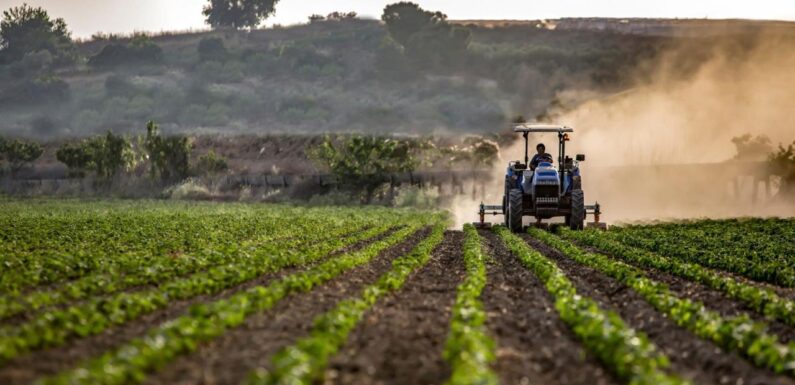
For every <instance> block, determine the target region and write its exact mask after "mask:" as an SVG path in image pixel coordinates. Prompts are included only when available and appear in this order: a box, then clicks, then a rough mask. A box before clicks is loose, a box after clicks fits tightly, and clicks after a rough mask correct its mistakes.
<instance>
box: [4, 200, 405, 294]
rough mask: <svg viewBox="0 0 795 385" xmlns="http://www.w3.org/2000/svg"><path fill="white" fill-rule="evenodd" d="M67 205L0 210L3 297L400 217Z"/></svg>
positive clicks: (251, 208)
mask: <svg viewBox="0 0 795 385" xmlns="http://www.w3.org/2000/svg"><path fill="white" fill-rule="evenodd" d="M17 206H19V207H17ZM62 206H66V207H67V208H68V207H70V205H69V204H68V203H60V202H57V203H56V202H50V203H46V204H41V205H36V204H32V203H31V204H27V205H16V204H10V203H5V202H4V203H3V204H2V206H0V294H2V295H9V294H11V295H12V296H13V294H15V293H18V292H20V291H23V292H24V291H28V289H29V288H34V287H35V286H37V285H48V286H51V285H53V284H55V285H57V284H58V283H60V282H64V281H68V280H74V279H79V278H82V277H84V276H86V275H91V274H108V275H120V274H126V273H128V272H130V271H136V270H146V266H149V265H156V264H167V263H168V262H169V261H177V260H181V259H189V258H191V257H195V258H203V257H204V256H205V255H207V254H223V253H224V252H225V251H227V249H229V248H233V247H237V245H239V244H240V243H243V242H247V241H251V240H254V239H260V238H261V237H262V236H263V234H266V235H268V234H273V235H274V236H278V235H279V234H278V233H279V232H282V233H285V234H286V233H288V229H289V232H302V231H304V232H311V231H315V230H316V229H318V228H334V227H336V226H339V225H343V224H345V223H347V222H351V221H354V222H362V223H365V222H368V221H369V222H370V223H373V222H374V221H373V220H372V218H373V217H379V216H387V217H389V216H393V215H394V213H395V211H394V210H388V209H385V208H363V209H361V210H355V209H352V208H329V207H317V208H316V207H312V208H307V207H291V206H283V205H235V204H225V205H216V204H192V205H185V204H181V203H170V204H163V203H152V202H144V203H137V204H130V203H126V202H92V203H91V204H90V205H87V204H80V205H76V206H75V207H73V208H71V209H64V208H62ZM95 206H96V207H95ZM263 241H264V239H263Z"/></svg>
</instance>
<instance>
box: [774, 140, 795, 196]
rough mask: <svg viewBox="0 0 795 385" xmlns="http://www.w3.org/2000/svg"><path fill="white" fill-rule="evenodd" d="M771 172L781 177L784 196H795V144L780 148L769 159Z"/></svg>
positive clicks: (781, 188) (781, 192)
mask: <svg viewBox="0 0 795 385" xmlns="http://www.w3.org/2000/svg"><path fill="white" fill-rule="evenodd" d="M768 164H769V166H770V171H771V172H772V173H773V174H774V175H778V176H779V177H781V187H780V189H779V191H780V195H782V196H789V197H792V196H795V142H792V144H790V145H788V146H787V147H784V146H783V145H779V146H778V151H776V152H774V153H772V154H770V156H769V157H768Z"/></svg>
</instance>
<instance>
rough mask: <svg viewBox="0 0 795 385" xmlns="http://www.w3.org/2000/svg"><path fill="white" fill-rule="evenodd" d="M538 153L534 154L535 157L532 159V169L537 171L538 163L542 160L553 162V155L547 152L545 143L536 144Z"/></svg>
mask: <svg viewBox="0 0 795 385" xmlns="http://www.w3.org/2000/svg"><path fill="white" fill-rule="evenodd" d="M536 151H537V153H536V154H535V155H533V159H532V160H530V170H532V171H535V169H536V167H538V164H539V163H541V162H549V163H552V155H549V154H547V152H546V146H544V143H539V144H537V145H536Z"/></svg>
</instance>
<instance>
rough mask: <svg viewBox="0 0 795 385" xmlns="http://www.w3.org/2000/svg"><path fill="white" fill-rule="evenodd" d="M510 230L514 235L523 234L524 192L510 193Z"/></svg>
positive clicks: (514, 191) (516, 190) (514, 190)
mask: <svg viewBox="0 0 795 385" xmlns="http://www.w3.org/2000/svg"><path fill="white" fill-rule="evenodd" d="M508 228H509V229H510V230H511V231H513V232H514V233H520V232H522V191H520V190H519V189H511V191H509V192H508Z"/></svg>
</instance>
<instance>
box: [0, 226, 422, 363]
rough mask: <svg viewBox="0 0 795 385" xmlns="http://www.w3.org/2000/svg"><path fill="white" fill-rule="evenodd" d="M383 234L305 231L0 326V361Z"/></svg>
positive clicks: (216, 291)
mask: <svg viewBox="0 0 795 385" xmlns="http://www.w3.org/2000/svg"><path fill="white" fill-rule="evenodd" d="M415 222H416V221H415ZM349 225H350V226H354V224H349ZM382 231H384V227H377V228H373V229H371V230H368V231H366V232H363V233H359V234H356V235H354V236H352V237H348V238H344V239H329V240H326V241H325V242H323V243H317V242H316V240H317V239H318V238H320V235H318V232H315V233H306V234H303V235H302V236H303V238H302V240H303V243H304V246H303V247H302V248H300V249H295V250H291V249H283V248H280V247H279V246H273V245H270V246H266V247H263V248H260V249H257V250H256V251H255V252H254V254H252V255H251V256H250V258H248V259H246V260H243V261H239V262H238V263H236V264H230V265H221V266H217V267H213V268H211V269H208V270H206V271H203V272H200V273H197V274H194V275H191V276H188V277H184V278H180V279H177V280H174V281H172V282H169V283H166V284H164V285H162V286H160V287H157V288H153V289H149V290H143V291H138V292H131V293H119V294H116V295H113V296H111V297H107V298H97V299H92V300H89V301H87V302H85V303H81V304H77V305H74V306H70V307H68V308H65V309H56V310H52V311H48V312H44V313H41V314H39V315H37V316H36V317H35V318H33V319H32V320H31V321H29V322H26V323H24V324H21V325H18V326H10V327H3V328H0V336H3V338H2V339H0V360H7V359H10V358H13V357H16V356H18V355H20V354H22V353H24V352H26V351H30V350H34V349H39V348H43V347H49V346H57V345H61V344H63V343H64V342H65V341H66V340H67V339H68V338H73V337H85V336H88V335H94V334H98V333H100V332H102V331H103V330H105V329H107V328H109V327H111V326H113V325H119V324H123V323H125V322H127V321H130V320H133V319H135V318H138V317H139V316H141V315H143V314H147V313H150V312H152V311H155V310H157V309H160V308H163V307H165V306H167V305H168V303H169V302H170V301H174V300H178V299H188V298H192V297H195V296H197V295H202V294H214V293H218V292H220V291H222V290H224V289H226V288H229V287H233V286H235V285H238V284H241V283H243V282H246V281H248V280H251V279H254V278H256V277H259V276H261V275H263V274H266V273H269V272H274V271H276V270H279V269H281V268H284V267H287V266H296V265H304V264H307V263H311V262H314V261H317V260H319V259H320V258H322V257H324V256H325V255H328V253H330V252H332V251H334V250H337V249H339V248H341V247H344V246H347V245H350V244H353V243H354V242H357V241H360V240H363V239H366V238H368V237H372V236H375V235H377V234H378V232H382Z"/></svg>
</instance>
